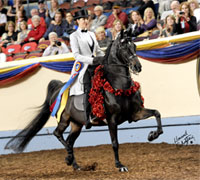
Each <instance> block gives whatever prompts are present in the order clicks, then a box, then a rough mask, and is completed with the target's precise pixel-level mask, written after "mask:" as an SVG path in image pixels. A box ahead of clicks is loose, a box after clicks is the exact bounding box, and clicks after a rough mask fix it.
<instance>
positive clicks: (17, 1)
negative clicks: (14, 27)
mask: <svg viewBox="0 0 200 180" xmlns="http://www.w3.org/2000/svg"><path fill="white" fill-rule="evenodd" d="M18 11H25V10H24V6H23V5H22V2H21V0H14V5H13V6H10V8H9V9H8V12H7V18H8V21H13V22H15V17H16V15H17V12H18Z"/></svg>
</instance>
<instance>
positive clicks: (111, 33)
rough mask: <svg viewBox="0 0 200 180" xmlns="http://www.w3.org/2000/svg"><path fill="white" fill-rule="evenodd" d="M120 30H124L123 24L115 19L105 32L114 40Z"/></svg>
mask: <svg viewBox="0 0 200 180" xmlns="http://www.w3.org/2000/svg"><path fill="white" fill-rule="evenodd" d="M122 29H125V27H124V25H123V23H122V22H121V21H120V20H119V19H116V20H115V21H114V22H113V26H112V28H111V29H108V30H107V36H108V37H109V38H110V39H112V40H115V39H116V38H117V36H118V34H119V33H120V31H121V30H122Z"/></svg>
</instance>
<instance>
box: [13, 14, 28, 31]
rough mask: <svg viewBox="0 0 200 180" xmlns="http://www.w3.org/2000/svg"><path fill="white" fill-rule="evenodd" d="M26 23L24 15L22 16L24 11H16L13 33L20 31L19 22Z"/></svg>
mask: <svg viewBox="0 0 200 180" xmlns="http://www.w3.org/2000/svg"><path fill="white" fill-rule="evenodd" d="M22 21H27V18H26V15H25V14H24V11H18V12H17V16H16V18H15V31H16V32H19V31H20V22H22Z"/></svg>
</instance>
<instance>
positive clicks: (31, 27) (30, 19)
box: [27, 9, 46, 30]
mask: <svg viewBox="0 0 200 180" xmlns="http://www.w3.org/2000/svg"><path fill="white" fill-rule="evenodd" d="M35 15H36V16H39V12H38V9H31V18H29V19H28V22H27V24H28V29H29V30H32V29H33V28H34V26H33V22H32V17H33V16H35ZM40 24H41V26H43V27H45V29H46V23H45V20H44V18H43V17H40Z"/></svg>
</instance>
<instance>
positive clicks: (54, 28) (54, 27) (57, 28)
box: [40, 11, 66, 42]
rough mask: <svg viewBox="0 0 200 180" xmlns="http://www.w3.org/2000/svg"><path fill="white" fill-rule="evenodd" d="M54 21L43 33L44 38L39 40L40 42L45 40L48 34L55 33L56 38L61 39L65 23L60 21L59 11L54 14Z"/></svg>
mask: <svg viewBox="0 0 200 180" xmlns="http://www.w3.org/2000/svg"><path fill="white" fill-rule="evenodd" d="M54 19H55V21H53V22H52V23H51V24H50V26H49V28H48V29H47V31H46V32H45V34H44V36H43V37H42V38H41V39H40V42H41V41H44V40H47V39H48V35H49V33H50V32H56V33H57V36H58V37H62V36H63V34H64V32H65V29H66V23H65V22H64V21H62V14H61V12H60V11H57V12H56V13H55V18H54Z"/></svg>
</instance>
